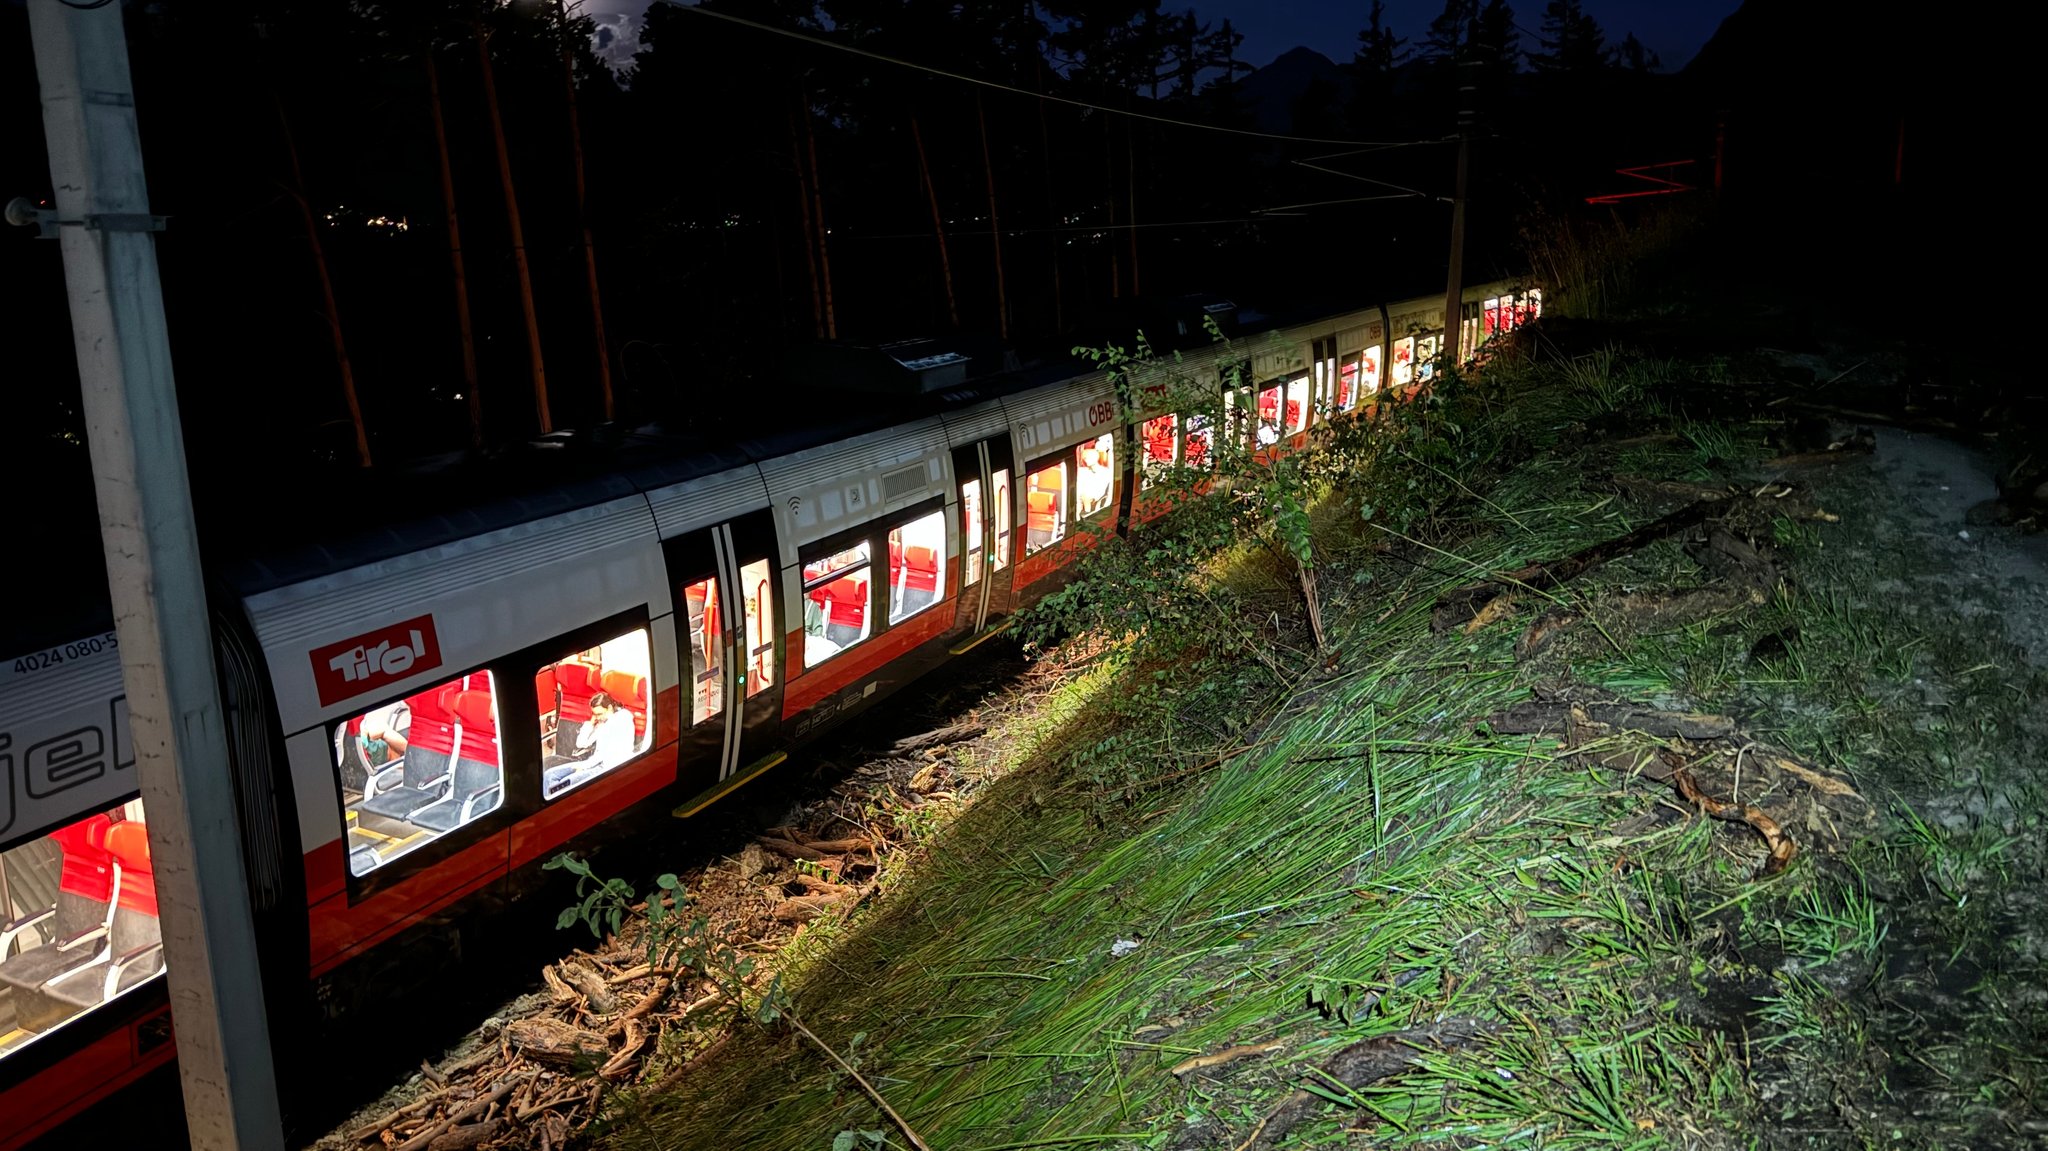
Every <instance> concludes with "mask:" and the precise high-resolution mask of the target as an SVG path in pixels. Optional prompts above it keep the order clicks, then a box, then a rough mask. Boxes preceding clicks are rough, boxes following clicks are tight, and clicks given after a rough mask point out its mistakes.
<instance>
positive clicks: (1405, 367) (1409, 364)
mask: <svg viewBox="0 0 2048 1151" xmlns="http://www.w3.org/2000/svg"><path fill="white" fill-rule="evenodd" d="M1414 382H1415V337H1414V336H1402V337H1401V338H1400V339H1398V340H1395V341H1394V386H1395V387H1397V388H1400V387H1406V386H1407V385H1409V384H1412V383H1414Z"/></svg>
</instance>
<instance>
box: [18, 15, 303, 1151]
mask: <svg viewBox="0 0 2048 1151" xmlns="http://www.w3.org/2000/svg"><path fill="white" fill-rule="evenodd" d="M121 13H122V6H121V5H120V4H118V3H107V2H105V0H101V2H100V3H97V4H95V3H92V2H91V0H29V4H28V15H29V26H30V29H31V31H32V32H33V34H34V42H35V59H36V72H37V75H38V77H39V78H40V80H41V83H42V97H43V129H44V132H45V133H46V134H47V136H48V139H49V150H50V176H51V181H52V184H53V185H54V187H55V188H56V194H57V206H56V211H55V213H54V216H55V223H56V225H57V231H58V234H59V239H60V242H61V244H62V245H63V250H64V281H65V285H66V287H67V288H68V289H69V292H70V297H71V327H72V333H73V338H74V342H75V343H76V345H77V350H78V375H79V378H80V381H81V382H82V384H83V385H84V387H83V392H84V403H85V418H86V430H87V435H88V437H89V440H90V447H91V451H92V465H93V476H94V479H95V482H96V484H97V488H98V495H99V510H100V530H101V533H102V535H103V537H104V539H105V543H106V551H107V579H108V583H109V584H110V585H111V589H112V592H113V604H114V630H115V633H116V634H117V635H118V636H119V637H120V640H121V671H122V681H123V683H124V684H125V686H126V688H127V691H128V710H129V717H130V721H131V724H132V730H133V733H134V741H135V765H136V774H137V777H138V778H139V780H140V782H141V787H142V802H143V807H144V811H145V813H146V815H147V818H148V824H149V849H150V856H151V859H152V861H153V864H154V866H155V868H156V885H157V895H158V897H159V899H160V903H159V908H160V912H159V914H160V916H161V919H162V923H163V941H164V959H165V964H166V966H167V968H168V978H169V980H170V989H171V1012H172V1018H173V1020H174V1023H175V1026H176V1029H177V1042H178V1067H179V1074H180V1076H181V1077H182V1079H183V1082H184V1089H185V1113H186V1121H187V1124H188V1126H189V1128H190V1133H191V1143H192V1146H193V1147H195V1148H203V1149H205V1151H274V1149H280V1148H282V1147H283V1138H284V1136H283V1130H282V1127H281V1124H280V1121H279V1117H278V1103H277V1089H276V1083H275V1072H274V1069H273V1067H272V1065H271V1061H270V1037H269V1030H268V1026H267V1023H266V1020H265V1019H264V1008H263V1004H264V999H263V993H262V989H261V988H262V980H261V973H260V971H259V970H258V966H257V961H256V933H255V928H254V924H253V922H252V920H251V916H250V911H249V895H248V886H247V880H246V878H245V875H246V873H245V872H244V870H243V867H242V846H241V845H242V840H241V835H240V833H239V832H238V830H237V828H236V823H235V797H234V793H233V790H232V788H231V786H230V782H229V777H228V760H227V741H226V736H225V734H224V731H223V728H222V723H221V706H220V697H219V694H218V690H217V689H216V687H215V680H214V670H213V636H212V628H211V626H210V625H209V623H208V615H207V610H206V590H205V585H204V583H203V582H202V579H201V576H200V568H199V543H198V535H197V533H196V531H195V530H194V528H193V523H192V501H191V494H190V491H189V488H188V484H187V479H186V473H185V446H184V439H183V436H182V432H181V429H180V426H179V421H178V403H177V396H176V393H175V391H174V389H173V386H172V380H171V358H170V344H169V340H168V338H167V335H166V333H165V329H164V310H163V293H162V290H161V287H160V286H159V284H158V282H157V268H156V247H155V243H154V240H153V239H152V238H151V236H150V233H151V232H152V231H154V230H156V229H157V228H158V227H160V226H161V222H160V221H158V220H156V219H155V218H154V217H152V216H151V215H150V214H149V197H148V191H147V188H146V185H145V183H144V180H143V173H142V146H141V138H140V136H139V135H138V133H137V131H136V125H135V94H134V85H133V83H132V81H131V79H130V76H129V69H128V45H127V41H126V39H125V38H124V34H123V29H122V22H121ZM45 222H47V217H45Z"/></svg>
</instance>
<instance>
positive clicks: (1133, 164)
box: [1124, 120, 1138, 298]
mask: <svg viewBox="0 0 2048 1151" xmlns="http://www.w3.org/2000/svg"><path fill="white" fill-rule="evenodd" d="M1131 133H1132V128H1131V122H1130V121H1129V120H1125V121H1124V162H1125V165H1126V166H1125V172H1126V174H1127V177H1128V178H1127V180H1126V182H1125V189H1126V190H1127V192H1128V193H1129V195H1130V200H1129V203H1130V207H1131V218H1130V220H1129V224H1130V226H1129V227H1128V228H1126V229H1125V230H1124V231H1125V234H1126V235H1128V236H1129V237H1130V238H1131V296H1132V297H1133V298H1136V297H1137V295H1138V146H1137V141H1136V139H1135V137H1133V136H1132V134H1131Z"/></svg>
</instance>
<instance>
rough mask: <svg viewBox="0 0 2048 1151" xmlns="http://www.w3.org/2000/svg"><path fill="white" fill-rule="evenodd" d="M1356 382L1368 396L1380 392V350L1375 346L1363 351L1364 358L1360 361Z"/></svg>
mask: <svg viewBox="0 0 2048 1151" xmlns="http://www.w3.org/2000/svg"><path fill="white" fill-rule="evenodd" d="M1358 380H1359V384H1360V385H1361V386H1362V387H1363V388H1364V389H1365V394H1366V395H1368V396H1369V395H1372V394H1373V393H1374V392H1377V391H1379V390H1380V349H1379V346H1378V345H1377V344H1375V345H1374V346H1372V347H1370V348H1367V349H1366V350H1365V358H1364V359H1363V360H1361V361H1360V366H1359V371H1358Z"/></svg>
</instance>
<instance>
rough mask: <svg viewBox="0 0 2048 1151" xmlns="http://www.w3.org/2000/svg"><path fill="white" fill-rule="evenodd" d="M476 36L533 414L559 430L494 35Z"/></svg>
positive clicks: (477, 24)
mask: <svg viewBox="0 0 2048 1151" xmlns="http://www.w3.org/2000/svg"><path fill="white" fill-rule="evenodd" d="M470 31H471V32H472V33H473V34H474V35H475V37H476V56H477V61H478V62H479V63H480V64H482V66H483V71H484V104H485V106H486V107H488V108H489V109H490V113H491V139H492V140H493V141H495V142H496V143H497V146H498V179H499V181H500V182H501V183H503V184H504V186H505V216H506V219H507V220H508V221H509V223H510V225H511V228H512V267H513V270H514V271H515V272H516V273H517V274H518V278H519V308H520V311H521V313H522V314H523V316H524V317H525V320H526V359H527V362H528V363H529V364H531V365H532V366H533V412H534V416H535V418H536V419H537V420H538V421H539V423H540V433H541V434H542V435H547V434H548V433H549V432H552V431H554V430H555V418H554V414H553V412H552V411H551V410H550V406H549V404H548V373H547V364H546V362H545V361H544V360H543V359H542V358H541V351H540V317H539V316H537V315H536V314H535V313H534V308H533V273H532V271H531V270H529V269H528V268H527V266H526V229H525V228H524V227H522V226H521V225H520V222H519V194H518V192H517V191H516V190H514V188H513V186H512V152H511V149H509V148H507V147H506V145H505V117H504V115H503V113H502V112H501V111H500V109H499V107H498V77H497V70H496V69H495V68H493V67H492V66H491V45H490V33H489V32H487V31H486V30H485V29H484V25H483V21H481V20H478V21H474V22H472V23H471V24H470Z"/></svg>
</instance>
